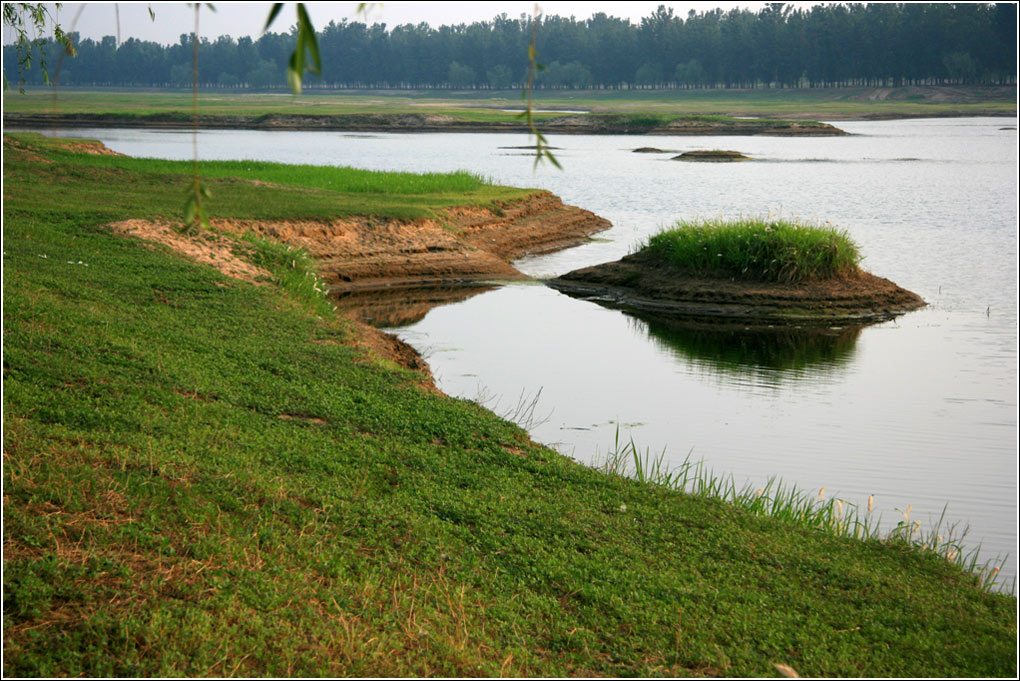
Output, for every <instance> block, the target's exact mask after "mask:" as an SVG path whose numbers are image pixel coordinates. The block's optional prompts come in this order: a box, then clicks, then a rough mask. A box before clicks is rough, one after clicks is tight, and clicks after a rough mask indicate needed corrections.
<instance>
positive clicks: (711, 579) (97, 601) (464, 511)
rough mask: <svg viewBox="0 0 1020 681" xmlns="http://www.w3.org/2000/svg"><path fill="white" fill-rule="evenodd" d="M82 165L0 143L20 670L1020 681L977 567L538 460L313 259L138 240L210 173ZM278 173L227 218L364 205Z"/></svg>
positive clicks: (488, 193)
mask: <svg viewBox="0 0 1020 681" xmlns="http://www.w3.org/2000/svg"><path fill="white" fill-rule="evenodd" d="M84 146H88V145H84V144H83V143H82V142H79V141H54V140H44V139H43V138H41V137H38V136H18V137H16V138H9V137H6V136H5V139H4V155H3V163H4V203H3V219H4V253H3V270H4V284H3V285H4V290H3V295H4V308H3V312H4V336H3V343H4V347H3V350H4V381H3V391H4V399H3V410H4V421H3V422H4V464H3V484H4V535H3V536H4V566H3V567H4V570H3V589H4V612H3V638H4V643H3V645H4V656H3V664H4V670H3V671H4V674H5V675H9V676H79V675H80V676H260V677H261V676H497V675H505V676H566V675H578V676H595V675H602V676H667V677H678V676H706V675H716V676H731V677H739V676H765V675H770V674H774V673H775V672H776V671H777V669H782V670H795V671H796V672H797V673H799V674H802V675H805V676H916V677H928V676H931V677H942V676H977V677H988V676H991V677H1012V676H1015V674H1016V659H1015V653H1016V600H1015V598H1013V597H1011V596H1008V595H1004V594H1000V593H992V592H989V591H988V590H987V588H985V579H984V577H983V576H982V575H981V574H980V573H974V572H968V571H967V570H965V569H963V568H962V567H961V566H960V565H958V564H956V563H955V562H953V561H949V560H946V559H945V558H942V557H940V556H939V555H937V554H936V553H934V552H932V551H922V550H918V549H917V548H916V547H912V546H911V545H910V544H909V543H907V542H902V543H901V542H889V541H878V540H875V539H872V538H864V540H863V541H862V540H860V539H855V538H852V536H838V535H837V534H834V533H832V532H825V531H820V530H819V528H818V527H817V526H814V525H811V524H810V523H809V524H805V523H798V522H790V521H789V520H788V519H787V518H785V517H783V516H781V515H780V514H776V513H771V514H765V515H756V514H754V513H749V512H747V510H745V509H743V508H740V507H739V506H738V505H735V504H732V503H723V502H722V501H721V500H720V499H719V498H713V497H712V496H710V495H699V494H688V493H684V492H681V491H680V490H678V489H675V488H669V487H668V486H662V485H651V486H650V485H647V484H642V483H641V482H640V481H638V480H632V479H629V478H626V477H622V476H614V475H605V474H602V473H600V472H598V471H595V470H592V469H591V468H589V467H586V466H583V465H580V464H578V463H576V462H574V461H572V460H570V459H568V458H567V457H564V456H561V455H559V454H557V453H556V452H554V451H552V450H550V449H548V448H546V447H543V446H540V445H538V444H536V443H534V442H532V441H531V440H530V439H529V438H528V437H527V434H526V433H525V432H524V431H522V430H521V429H520V428H518V427H517V426H515V425H514V424H512V423H509V422H507V421H504V420H501V419H499V418H497V417H496V416H495V415H493V414H492V413H490V412H488V411H486V410H484V409H482V408H480V407H479V406H478V405H476V404H474V403H472V402H469V401H467V400H456V399H451V398H448V397H446V396H443V395H440V394H438V393H437V392H435V391H433V390H430V389H427V388H425V387H423V386H422V383H423V381H424V377H423V375H422V374H420V373H416V372H412V371H409V370H406V369H403V368H401V367H399V366H397V365H395V364H393V363H392V362H389V361H386V360H384V359H381V358H380V357H378V356H376V355H373V354H372V353H369V352H367V351H365V350H363V349H360V348H359V347H357V346H359V345H361V344H362V342H363V341H364V340H365V338H366V336H365V335H364V334H366V333H367V332H366V331H364V330H362V329H359V327H356V326H355V325H354V324H353V323H352V322H350V321H349V320H347V319H345V318H343V317H340V316H338V315H335V314H333V313H332V310H331V309H330V308H329V307H327V306H325V305H323V299H322V298H321V293H319V292H318V289H321V285H320V284H319V283H318V282H317V281H316V278H315V272H314V271H313V269H312V268H313V265H314V263H313V261H311V260H310V259H308V258H307V257H305V256H304V255H302V254H300V253H293V252H292V251H287V250H286V247H280V246H279V245H274V244H272V243H271V242H260V241H257V240H256V241H255V242H252V241H251V240H245V239H243V238H241V237H237V238H238V241H237V243H236V249H235V251H236V254H237V255H238V257H242V258H246V259H248V260H250V261H251V262H252V263H254V264H258V265H260V266H261V267H262V268H264V269H265V270H266V271H268V272H269V273H270V275H271V276H270V277H269V281H261V280H260V281H256V282H253V283H252V282H247V281H241V280H239V279H233V278H230V277H227V276H224V275H223V274H221V273H220V272H219V271H217V270H216V269H214V268H213V267H208V266H205V265H201V264H197V263H195V262H192V261H190V260H188V259H186V258H183V257H181V256H180V255H178V254H177V253H174V252H173V251H170V250H169V249H167V248H164V247H163V246H160V245H158V244H153V243H150V242H146V241H143V240H141V239H136V238H127V237H125V236H121V235H118V234H116V233H115V232H114V231H113V230H111V228H110V224H111V223H113V222H115V221H128V220H134V219H152V220H154V219H163V220H170V219H171V218H170V217H169V216H172V215H175V214H176V212H177V211H178V210H179V207H180V203H181V201H180V197H181V195H182V194H183V192H184V189H185V187H186V179H187V178H186V176H185V177H183V178H181V177H179V176H178V175H177V174H176V171H175V170H174V169H173V168H172V167H171V168H170V169H168V168H166V167H163V166H161V165H160V164H158V163H155V162H151V163H150V162H146V161H143V160H139V159H125V158H118V157H110V158H104V159H102V160H101V162H99V161H97V159H96V158H95V157H93V156H89V155H88V154H84V153H74V150H75V149H78V150H81V149H82V148H83V147H84ZM94 150H95V149H93V151H94ZM203 172H204V168H203ZM270 172H275V171H272V169H270ZM279 172H280V173H281V174H280V175H278V176H277V178H276V180H274V181H273V183H271V184H255V183H254V182H250V181H247V180H243V181H237V180H230V179H229V178H225V177H223V178H211V179H210V180H209V184H210V186H211V187H212V189H213V191H214V196H215V201H214V202H213V203H212V204H211V205H210V207H209V210H210V212H211V213H212V214H213V217H220V218H223V219H225V220H235V219H236V220H245V219H260V218H262V217H264V216H265V215H267V214H274V215H285V214H289V217H291V218H292V219H306V220H316V219H326V216H329V215H335V213H336V211H338V210H351V204H354V205H356V206H360V205H366V204H365V203H364V201H366V200H367V199H366V197H365V195H364V194H362V193H357V192H342V191H338V190H331V189H326V188H323V187H322V186H321V184H322V183H320V182H318V181H313V180H306V181H303V183H297V184H294V185H287V184H283V182H284V181H285V175H286V174H285V173H284V171H282V170H281V171H279ZM321 172H322V177H323V178H325V177H329V176H330V170H329V169H322V171H321ZM210 175H211V173H210ZM263 181H265V180H263ZM310 185H314V186H310ZM509 192H510V190H508V189H506V188H494V187H488V186H486V187H484V188H482V189H479V190H471V191H467V192H465V193H464V194H462V195H459V197H460V199H461V200H466V201H467V202H471V201H485V200H491V198H492V196H493V195H500V196H504V197H505V196H508V195H510V194H509ZM414 196H415V197H416V198H417V199H418V203H416V204H414V205H415V207H416V208H417V209H418V210H419V211H421V212H425V213H427V212H430V211H437V210H439V209H440V208H441V207H442V206H444V205H447V204H446V202H447V201H449V200H452V195H447V194H445V193H439V194H436V195H431V196H430V195H414ZM369 198H371V200H372V201H373V202H374V203H373V205H375V206H376V207H377V208H378V209H379V210H391V211H396V212H403V211H405V210H406V208H407V199H408V196H407V195H386V194H384V193H380V194H378V195H372V194H370V195H369ZM390 200H392V202H393V204H392V205H391V204H390V203H388V202H387V201H390ZM359 201H361V202H362V203H358V202H359ZM205 234H207V233H202V232H200V233H198V234H196V235H193V236H191V237H189V238H194V239H201V238H203V236H204V235H205ZM217 238H222V239H229V238H232V237H230V236H229V235H225V234H224V235H219V236H218V237H217ZM646 470H647V468H646ZM644 477H645V478H646V479H647V478H648V476H647V474H646V475H645V476H644ZM763 495H764V492H763ZM774 496H775V495H773V494H772V493H771V492H770V493H769V498H772V497H774ZM908 531H909V530H908Z"/></svg>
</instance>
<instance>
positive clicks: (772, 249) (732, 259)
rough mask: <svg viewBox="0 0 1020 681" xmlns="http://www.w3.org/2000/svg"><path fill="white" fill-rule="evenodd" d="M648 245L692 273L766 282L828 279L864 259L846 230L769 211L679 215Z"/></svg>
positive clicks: (653, 251) (853, 268)
mask: <svg viewBox="0 0 1020 681" xmlns="http://www.w3.org/2000/svg"><path fill="white" fill-rule="evenodd" d="M644 248H645V249H647V250H648V251H649V252H652V253H655V254H656V255H658V256H659V257H661V258H662V260H663V261H665V262H667V263H669V264H670V265H672V266H674V267H678V268H681V269H684V270H687V271H690V272H692V273H694V274H699V275H709V276H726V277H734V278H740V279H750V280H759V281H766V282H800V281H807V280H811V279H829V278H833V277H838V276H841V275H845V274H848V273H850V272H853V271H855V270H856V268H857V265H858V264H859V263H860V261H861V254H860V251H859V250H858V248H857V245H856V244H854V242H853V241H851V240H850V237H849V236H848V235H847V233H846V232H845V231H841V230H837V229H835V228H833V227H831V226H828V225H818V224H812V223H808V222H801V221H797V220H788V219H771V218H769V217H757V218H741V219H739V220H733V221H728V220H722V219H715V220H701V221H685V220H681V221H679V222H677V223H676V225H675V226H674V227H672V228H670V229H667V230H665V231H662V232H660V233H659V234H656V235H654V236H652V237H651V238H650V239H649V240H648V243H647V244H646V245H645V246H644Z"/></svg>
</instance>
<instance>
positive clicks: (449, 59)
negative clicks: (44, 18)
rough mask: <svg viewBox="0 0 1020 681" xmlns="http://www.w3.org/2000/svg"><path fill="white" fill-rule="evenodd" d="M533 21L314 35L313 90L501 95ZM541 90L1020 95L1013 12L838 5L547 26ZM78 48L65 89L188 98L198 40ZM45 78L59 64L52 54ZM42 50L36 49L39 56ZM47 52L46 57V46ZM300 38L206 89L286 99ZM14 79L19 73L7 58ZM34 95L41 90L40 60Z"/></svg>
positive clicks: (219, 57)
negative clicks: (946, 88)
mask: <svg viewBox="0 0 1020 681" xmlns="http://www.w3.org/2000/svg"><path fill="white" fill-rule="evenodd" d="M532 22H533V19H532V18H530V17H527V16H523V15H522V16H521V17H520V18H518V19H511V18H509V17H507V16H506V15H505V14H503V15H500V16H498V17H496V18H494V19H493V20H492V21H483V22H477V23H473V24H470V25H465V24H461V25H457V26H441V27H439V28H432V27H430V26H429V25H428V24H424V23H422V24H418V25H417V26H413V25H410V24H407V25H403V26H396V27H393V28H392V29H389V30H387V29H386V27H385V25H380V24H375V25H372V26H366V25H365V24H363V23H358V22H347V21H344V22H342V23H339V24H337V23H334V22H330V24H329V25H327V26H325V27H324V28H323V29H322V30H321V31H320V32H319V33H318V39H319V49H320V53H321V55H322V63H323V73H322V77H321V78H318V77H314V76H312V77H309V78H308V79H307V80H306V81H305V85H306V87H312V88H387V89H394V88H396V89H399V88H408V89H428V88H448V89H505V88H516V87H521V86H522V85H523V83H524V81H525V79H526V67H527V46H528V43H529V41H530V39H531V33H532ZM537 36H538V38H537V42H536V48H537V51H538V61H539V62H541V63H542V64H544V66H545V70H543V71H540V72H539V75H538V76H537V80H536V87H538V88H552V89H574V88H578V89H580V88H584V89H589V88H596V89H624V88H777V87H778V88H782V87H842V86H901V85H940V84H942V85H949V84H984V85H1005V84H1015V83H1016V77H1017V9H1016V5H1013V4H994V5H993V4H962V3H960V4H949V3H932V4H885V3H881V4H836V5H825V6H822V5H819V6H815V7H812V8H810V9H799V8H792V7H790V6H788V5H785V4H784V3H772V4H770V5H768V6H767V7H766V8H764V9H762V10H760V11H758V12H752V11H750V10H747V9H733V10H730V11H728V12H723V11H722V10H720V9H713V10H709V11H704V12H700V13H699V12H694V11H691V12H690V13H689V14H688V15H687V17H686V18H683V17H679V16H675V15H674V14H673V11H672V10H671V9H666V8H665V7H659V9H658V10H657V11H656V12H655V13H654V14H652V15H651V16H649V17H645V18H644V19H642V20H641V23H640V24H633V23H631V22H630V21H629V20H625V19H618V18H615V17H611V16H607V15H606V14H603V13H600V14H596V15H594V16H593V17H591V18H590V19H586V20H583V21H578V20H576V19H574V18H573V17H571V18H569V19H568V18H563V17H558V16H550V17H544V18H542V19H540V23H539V25H538V32H537ZM72 39H73V41H74V43H75V45H76V46H77V51H78V55H77V57H76V58H73V59H72V58H66V59H64V61H63V63H62V67H61V69H60V73H59V79H60V81H59V82H60V84H62V85H78V86H119V87H157V88H159V87H168V88H179V87H191V84H192V37H191V35H190V34H184V35H181V36H180V40H179V41H178V42H177V44H174V45H170V46H163V45H160V44H158V43H154V42H143V41H139V40H135V39H133V38H131V39H128V40H127V41H125V42H123V43H121V44H120V45H119V46H118V45H117V44H116V40H115V39H114V38H113V37H112V36H107V37H105V38H103V39H102V40H101V41H98V42H96V41H94V40H91V39H85V40H79V36H77V35H76V34H75V35H73V36H72ZM47 48H48V49H49V50H50V51H51V53H52V54H51V56H50V57H49V58H48V64H49V65H50V71H51V74H52V72H53V70H54V68H55V66H56V64H57V61H58V60H57V58H56V48H55V47H54V46H53V45H52V43H50V44H49V45H48V46H47ZM37 49H38V48H37ZM44 49H46V48H44ZM293 49H294V36H293V29H292V31H291V33H290V34H287V33H268V34H266V35H263V36H262V37H261V38H259V39H258V40H252V39H251V38H241V39H239V40H234V39H233V38H231V37H229V36H223V37H220V38H216V39H215V40H209V39H206V38H200V39H199V58H198V61H199V84H200V85H201V86H202V87H207V88H231V89H257V90H266V89H273V88H280V89H284V88H286V87H287V86H286V78H285V70H286V65H287V60H288V59H289V56H290V53H291V52H292V50H293ZM4 63H5V64H6V65H8V66H9V68H8V74H7V75H8V78H9V79H10V80H11V81H12V82H14V81H15V80H16V78H11V76H12V75H13V73H12V72H13V71H14V67H13V65H14V64H16V63H17V58H16V56H15V54H14V48H13V47H12V46H8V47H4ZM24 75H25V82H26V84H40V83H42V74H41V72H40V71H39V68H38V59H33V68H32V70H30V71H29V72H27V73H26V74H24Z"/></svg>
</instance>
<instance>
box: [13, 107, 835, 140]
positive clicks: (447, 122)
mask: <svg viewBox="0 0 1020 681" xmlns="http://www.w3.org/2000/svg"><path fill="white" fill-rule="evenodd" d="M3 122H4V126H5V127H10V128H44V127H57V128H142V129H153V130H190V129H194V128H196V127H197V128H198V129H201V130H287V131H346V132H485V133H491V132H506V133H527V132H530V128H529V126H528V125H527V124H526V123H524V122H520V121H517V120H508V121H476V120H467V119H462V118H457V117H454V116H450V115H444V114H428V113H354V114H332V115H331V114H318V115H309V114H286V113H271V114H265V115H261V116H246V115H231V114H199V115H198V117H197V120H195V118H193V116H192V115H191V114H190V113H186V112H183V111H175V112H165V113H153V114H145V115H134V114H122V113H101V114H94V113H6V112H5V113H4V118H3ZM537 126H538V127H539V128H540V129H542V130H543V131H545V132H548V133H550V134H575V135H679V136H704V135H742V136H743V135H768V136H781V137H801V136H807V137H833V136H842V135H846V134H847V133H846V132H845V131H843V130H840V129H839V128H837V127H835V126H832V125H829V124H828V123H821V122H817V121H813V120H811V121H809V120H793V119H787V118H784V119H770V118H751V119H748V118H732V117H720V116H699V115H681V116H678V117H677V118H676V119H674V120H671V121H668V122H664V123H663V124H660V125H648V124H647V123H645V122H643V121H641V120H640V117H634V116H628V115H601V114H565V115H564V116H560V117H554V118H545V119H543V120H539V121H538V122H537Z"/></svg>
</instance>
